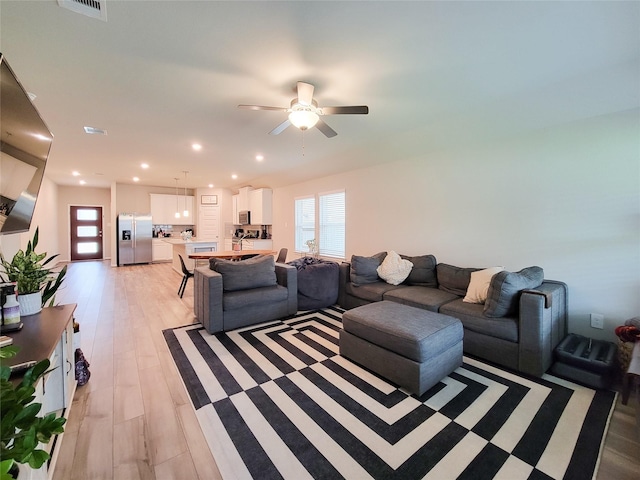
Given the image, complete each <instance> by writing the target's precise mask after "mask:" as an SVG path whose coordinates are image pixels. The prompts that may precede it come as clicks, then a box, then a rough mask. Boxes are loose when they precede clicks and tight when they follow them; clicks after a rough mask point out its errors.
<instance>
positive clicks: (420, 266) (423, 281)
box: [400, 255, 438, 287]
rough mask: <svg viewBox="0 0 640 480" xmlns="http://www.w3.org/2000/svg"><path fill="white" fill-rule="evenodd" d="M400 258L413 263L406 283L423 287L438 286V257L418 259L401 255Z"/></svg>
mask: <svg viewBox="0 0 640 480" xmlns="http://www.w3.org/2000/svg"><path fill="white" fill-rule="evenodd" d="M400 257H402V258H404V259H405V260H409V261H410V262H411V263H413V268H412V269H411V273H409V276H408V277H407V279H406V280H405V281H404V283H406V284H407V285H418V286H421V287H437V286H438V279H437V278H436V264H437V262H436V257H434V256H433V255H420V256H417V257H410V256H408V255H400Z"/></svg>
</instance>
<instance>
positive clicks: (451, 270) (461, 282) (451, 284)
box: [436, 263, 482, 297]
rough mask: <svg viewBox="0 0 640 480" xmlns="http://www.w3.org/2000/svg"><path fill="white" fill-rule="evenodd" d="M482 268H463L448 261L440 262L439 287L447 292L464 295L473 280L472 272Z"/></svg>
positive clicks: (438, 266)
mask: <svg viewBox="0 0 640 480" xmlns="http://www.w3.org/2000/svg"><path fill="white" fill-rule="evenodd" d="M478 270H482V269H481V268H461V267H455V266H453V265H447V264H446V263H439V264H438V265H437V267H436V272H437V274H438V288H439V289H440V290H444V291H445V292H449V293H453V294H454V295H458V296H459V297H464V296H465V295H466V294H467V289H468V288H469V282H470V281H471V272H477V271H478Z"/></svg>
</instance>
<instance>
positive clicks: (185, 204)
mask: <svg viewBox="0 0 640 480" xmlns="http://www.w3.org/2000/svg"><path fill="white" fill-rule="evenodd" d="M182 172H183V173H184V212H182V215H184V217H185V218H187V217H188V216H189V210H188V209H187V173H189V172H187V171H186V170H183V171H182Z"/></svg>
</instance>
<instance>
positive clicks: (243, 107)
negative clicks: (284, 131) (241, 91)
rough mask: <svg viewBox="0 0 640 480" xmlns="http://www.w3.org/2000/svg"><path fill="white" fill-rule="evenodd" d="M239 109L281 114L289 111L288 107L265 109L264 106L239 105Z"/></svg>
mask: <svg viewBox="0 0 640 480" xmlns="http://www.w3.org/2000/svg"><path fill="white" fill-rule="evenodd" d="M238 108H242V109H244V110H277V111H279V112H286V111H287V110H289V109H288V108H286V107H265V106H264V105H238Z"/></svg>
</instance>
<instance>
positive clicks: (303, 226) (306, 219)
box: [295, 190, 345, 258]
mask: <svg viewBox="0 0 640 480" xmlns="http://www.w3.org/2000/svg"><path fill="white" fill-rule="evenodd" d="M317 199H318V201H317V204H318V206H319V208H318V212H316V197H315V196H314V197H303V198H297V199H296V200H295V215H296V225H295V228H296V239H295V245H296V251H297V252H301V253H309V247H308V246H307V243H306V242H307V241H308V240H312V239H315V240H316V243H317V245H318V249H319V254H320V255H323V256H327V257H336V258H344V256H345V194H344V190H342V191H339V192H330V193H323V194H319V195H318V196H317ZM316 213H317V215H316Z"/></svg>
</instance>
